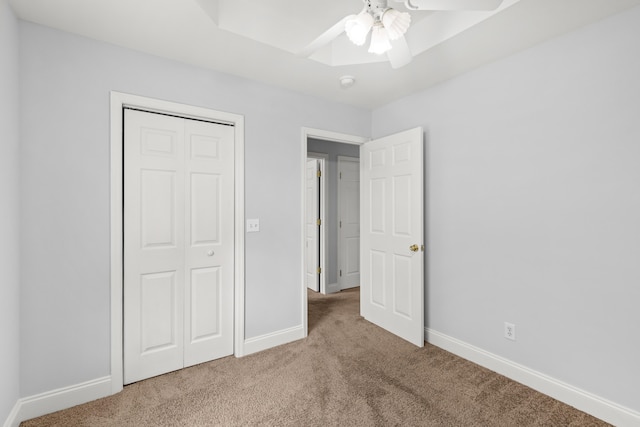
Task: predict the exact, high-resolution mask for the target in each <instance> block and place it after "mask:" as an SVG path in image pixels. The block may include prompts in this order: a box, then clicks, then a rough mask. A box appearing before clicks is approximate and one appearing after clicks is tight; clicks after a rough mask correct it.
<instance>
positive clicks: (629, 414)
mask: <svg viewBox="0 0 640 427" xmlns="http://www.w3.org/2000/svg"><path fill="white" fill-rule="evenodd" d="M424 336H425V340H426V341H427V342H429V343H430V344H433V345H435V346H437V347H440V348H442V349H444V350H447V351H449V352H451V353H453V354H455V355H457V356H460V357H462V358H464V359H467V360H470V361H471V362H474V363H477V364H478V365H480V366H483V367H485V368H487V369H490V370H492V371H495V372H497V373H499V374H501V375H504V376H505V377H507V378H510V379H512V380H514V381H517V382H519V383H521V384H524V385H526V386H528V387H531V388H532V389H534V390H537V391H539V392H541V393H544V394H546V395H548V396H551V397H553V398H554V399H557V400H559V401H561V402H563V403H566V404H567V405H570V406H573V407H574V408H577V409H579V410H581V411H583V412H586V413H588V414H590V415H593V416H594V417H597V418H600V419H601V420H604V421H606V422H608V423H611V424H613V425H615V426H618V427H627V426H628V427H632V426H635V427H637V426H640V413H638V412H636V411H634V410H632V409H629V408H626V407H624V406H621V405H618V404H616V403H614V402H611V401H609V400H607V399H603V398H601V397H599V396H596V395H594V394H592V393H589V392H587V391H584V390H581V389H579V388H577V387H574V386H572V385H570V384H567V383H564V382H562V381H559V380H557V379H555V378H552V377H549V376H548V375H545V374H542V373H540V372H537V371H534V370H533V369H530V368H527V367H526V366H523V365H519V364H517V363H514V362H512V361H510V360H508V359H505V358H503V357H500V356H497V355H495V354H493V353H490V352H488V351H485V350H483V349H481V348H478V347H475V346H473V345H471V344H468V343H465V342H463V341H460V340H458V339H455V338H453V337H450V336H448V335H445V334H442V333H440V332H437V331H434V330H432V329H429V328H425V330H424Z"/></svg>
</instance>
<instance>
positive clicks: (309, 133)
mask: <svg viewBox="0 0 640 427" xmlns="http://www.w3.org/2000/svg"><path fill="white" fill-rule="evenodd" d="M309 138H313V139H320V140H323V141H332V142H341V143H343V144H355V145H362V144H364V143H365V142H367V141H369V140H370V139H369V138H364V137H361V136H355V135H348V134H344V133H339V132H332V131H327V130H321V129H313V128H307V127H303V128H302V149H301V150H300V162H299V164H300V183H301V185H300V192H301V196H302V197H301V198H300V201H301V205H300V210H299V212H300V230H301V231H302V232H301V233H300V262H299V265H300V286H301V287H300V289H301V292H300V306H301V307H302V310H301V313H302V322H301V323H302V327H303V337H306V336H307V334H308V332H309V331H308V317H307V316H308V314H307V313H308V310H307V309H308V307H307V285H306V283H305V280H304V278H305V268H304V266H305V264H304V261H305V259H304V255H305V251H304V246H305V240H304V239H305V236H304V222H305V221H304V211H305V206H306V200H305V198H306V197H305V178H306V177H305V171H306V164H307V140H308V139H309ZM325 187H326V186H325ZM325 248H326V245H325ZM320 283H322V282H320ZM321 290H322V289H321ZM325 290H326V289H325Z"/></svg>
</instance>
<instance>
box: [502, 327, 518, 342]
mask: <svg viewBox="0 0 640 427" xmlns="http://www.w3.org/2000/svg"><path fill="white" fill-rule="evenodd" d="M504 337H505V338H506V339H508V340H512V341H515V340H516V325H514V324H513V323H509V322H504Z"/></svg>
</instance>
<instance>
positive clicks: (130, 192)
mask: <svg viewBox="0 0 640 427" xmlns="http://www.w3.org/2000/svg"><path fill="white" fill-rule="evenodd" d="M124 127H125V130H124V138H125V142H124V157H125V158H124V175H125V176H124V382H125V384H129V383H131V382H135V381H139V380H141V379H144V378H148V377H152V376H155V375H159V374H162V373H165V372H169V371H173V370H176V369H180V368H182V367H185V366H190V365H192V364H196V363H201V362H204V361H207V360H212V359H215V358H218V357H222V356H226V355H229V354H232V353H233V317H232V316H233V313H232V307H233V262H234V261H233V229H234V227H233V187H234V182H233V163H234V162H233V138H234V137H233V135H234V129H233V127H231V126H224V125H218V124H213V123H206V122H198V121H193V120H187V119H182V118H177V117H170V116H166V115H160V114H154V113H147V112H141V111H134V110H125V125H124Z"/></svg>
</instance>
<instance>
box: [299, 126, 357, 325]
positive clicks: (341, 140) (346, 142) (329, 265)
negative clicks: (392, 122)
mask: <svg viewBox="0 0 640 427" xmlns="http://www.w3.org/2000/svg"><path fill="white" fill-rule="evenodd" d="M367 141H368V139H367V138H362V137H358V136H353V135H346V134H339V133H335V132H329V131H323V130H318V129H309V128H304V129H303V137H302V155H303V159H302V161H301V165H303V171H304V175H303V188H305V191H304V192H303V193H306V184H305V183H306V162H307V156H310V157H311V156H315V157H322V158H324V159H326V160H325V170H324V171H323V174H324V180H323V181H324V183H325V184H324V188H325V190H324V191H323V195H324V206H325V212H324V214H323V227H322V230H321V231H322V232H321V237H320V240H321V241H322V242H323V243H322V244H321V250H320V254H321V255H320V257H321V259H322V262H321V267H322V268H321V272H322V273H321V284H322V283H324V285H325V286H324V289H322V288H323V287H322V286H321V292H322V293H333V292H338V291H340V285H339V283H338V275H339V268H338V256H337V247H338V231H337V230H338V226H339V222H338V221H339V220H338V219H337V218H338V214H337V209H338V195H337V193H338V192H337V188H338V184H337V183H338V170H337V156H338V154H337V151H336V147H337V146H342V147H343V148H344V150H343V151H342V152H341V154H340V155H344V156H349V157H351V158H354V157H355V158H357V157H358V155H359V154H358V153H359V148H360V145H361V144H363V143H365V142H367ZM330 153H332V154H330ZM332 158H333V165H332V166H330V165H329V164H330V163H331V159H332ZM328 188H334V190H333V194H330V191H328V190H327V189H328ZM302 200H303V209H302V212H303V213H302V214H301V216H302V217H303V230H304V229H305V228H304V227H305V223H306V220H305V218H304V216H305V215H304V212H305V209H306V207H307V195H306V194H303V199H302ZM330 210H335V214H334V215H332V214H330V213H329V211H330ZM331 230H333V232H332V231H331ZM302 234H303V236H302V237H303V243H302V245H303V246H302V248H303V251H302V253H303V256H302V260H301V266H302V270H303V284H304V287H303V292H302V301H301V304H302V309H303V310H302V311H303V326H304V331H305V336H306V333H307V325H308V318H307V308H308V302H307V286H306V279H307V278H306V270H307V268H306V255H307V253H306V252H305V246H306V243H307V237H306V233H305V232H303V233H302Z"/></svg>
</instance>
